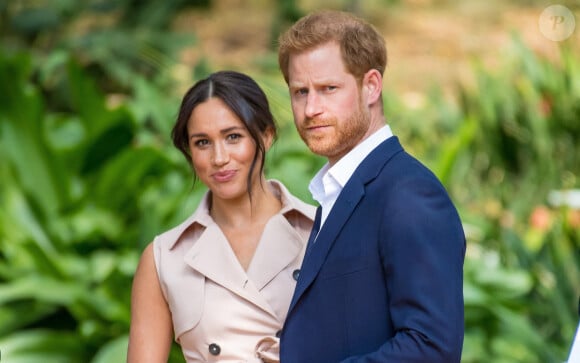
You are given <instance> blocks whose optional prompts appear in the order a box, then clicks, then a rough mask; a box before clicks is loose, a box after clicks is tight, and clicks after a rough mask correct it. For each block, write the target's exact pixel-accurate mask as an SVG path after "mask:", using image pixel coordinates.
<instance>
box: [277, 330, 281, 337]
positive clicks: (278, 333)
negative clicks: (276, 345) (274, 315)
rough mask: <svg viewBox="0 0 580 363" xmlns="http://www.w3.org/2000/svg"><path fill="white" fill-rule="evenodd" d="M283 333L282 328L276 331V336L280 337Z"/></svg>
mask: <svg viewBox="0 0 580 363" xmlns="http://www.w3.org/2000/svg"><path fill="white" fill-rule="evenodd" d="M281 335H282V330H278V331H277V332H276V338H280V336H281Z"/></svg>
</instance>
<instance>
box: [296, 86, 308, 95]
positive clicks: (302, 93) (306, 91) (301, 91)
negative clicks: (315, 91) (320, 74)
mask: <svg viewBox="0 0 580 363" xmlns="http://www.w3.org/2000/svg"><path fill="white" fill-rule="evenodd" d="M295 93H296V95H297V96H304V95H307V94H308V90H307V89H306V88H300V89H297V90H296V92H295Z"/></svg>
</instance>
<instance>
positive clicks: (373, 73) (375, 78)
mask: <svg viewBox="0 0 580 363" xmlns="http://www.w3.org/2000/svg"><path fill="white" fill-rule="evenodd" d="M362 89H363V92H364V96H365V97H366V102H367V104H368V105H369V106H370V105H372V104H374V103H376V102H378V101H379V100H380V99H381V92H382V91H383V76H382V75H381V73H380V72H379V71H377V70H376V69H371V70H370V71H368V72H367V73H365V75H364V77H363V82H362Z"/></svg>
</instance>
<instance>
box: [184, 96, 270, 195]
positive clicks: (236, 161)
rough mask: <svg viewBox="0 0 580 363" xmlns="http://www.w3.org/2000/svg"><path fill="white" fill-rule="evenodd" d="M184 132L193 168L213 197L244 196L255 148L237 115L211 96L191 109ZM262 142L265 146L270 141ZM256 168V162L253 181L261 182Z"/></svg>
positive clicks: (257, 166)
mask: <svg viewBox="0 0 580 363" xmlns="http://www.w3.org/2000/svg"><path fill="white" fill-rule="evenodd" d="M187 133H188V136H189V151H190V153H191V161H192V164H193V168H194V170H195V173H196V175H197V176H198V177H199V179H200V180H201V181H202V182H203V183H204V184H205V185H207V187H208V188H209V189H210V190H211V191H212V193H213V198H220V199H228V200H233V199H240V198H246V197H247V180H248V173H249V172H250V167H251V165H252V161H253V159H254V155H255V153H256V152H257V148H256V144H255V142H254V140H253V139H252V137H251V135H250V133H249V132H248V130H247V128H246V126H245V125H244V123H243V122H242V121H241V120H240V119H239V118H238V117H237V116H236V114H235V113H233V112H232V111H231V110H230V109H229V108H228V107H227V106H226V104H225V103H224V102H223V101H222V100H221V99H219V98H210V99H209V100H207V101H205V102H203V103H200V104H199V105H197V106H196V107H195V108H194V110H193V112H192V113H191V116H190V117H189V122H188V125H187ZM265 141H267V140H265ZM265 145H266V148H267V147H268V146H269V145H270V142H265ZM259 169H260V168H259V164H258V165H256V167H255V169H254V172H255V174H256V175H254V177H253V178H252V180H253V182H254V183H259V182H260V178H259V175H258V173H259ZM253 188H254V186H252V188H251V189H252V190H253Z"/></svg>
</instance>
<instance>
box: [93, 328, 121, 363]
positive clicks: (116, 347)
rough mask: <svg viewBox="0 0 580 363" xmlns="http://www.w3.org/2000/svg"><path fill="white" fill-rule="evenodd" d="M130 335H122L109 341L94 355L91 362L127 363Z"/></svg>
mask: <svg viewBox="0 0 580 363" xmlns="http://www.w3.org/2000/svg"><path fill="white" fill-rule="evenodd" d="M128 344H129V336H128V335H122V336H120V337H118V338H116V339H114V340H112V341H109V342H107V343H106V344H105V345H104V346H103V347H102V348H101V349H99V351H98V352H97V354H96V355H95V356H94V357H93V359H92V361H91V363H125V362H126V361H127V346H128Z"/></svg>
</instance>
